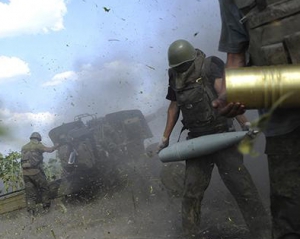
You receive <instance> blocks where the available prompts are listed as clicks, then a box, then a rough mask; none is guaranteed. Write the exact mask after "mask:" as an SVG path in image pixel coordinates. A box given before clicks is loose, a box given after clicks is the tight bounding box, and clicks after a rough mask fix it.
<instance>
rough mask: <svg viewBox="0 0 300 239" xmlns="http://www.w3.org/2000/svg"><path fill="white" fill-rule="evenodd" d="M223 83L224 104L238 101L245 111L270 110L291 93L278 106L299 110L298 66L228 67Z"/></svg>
mask: <svg viewBox="0 0 300 239" xmlns="http://www.w3.org/2000/svg"><path fill="white" fill-rule="evenodd" d="M225 80H226V94H227V102H240V103H242V104H244V105H245V107H246V108H247V109H261V108H270V107H271V106H272V105H273V104H274V103H275V102H276V101H277V100H279V99H280V98H281V97H282V96H284V95H286V94H290V96H289V97H287V98H286V99H285V100H284V101H283V102H282V103H281V104H280V105H279V107H281V108H294V107H300V65H276V66H264V67H241V68H228V69H226V70H225Z"/></svg>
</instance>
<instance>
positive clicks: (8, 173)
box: [0, 152, 24, 193]
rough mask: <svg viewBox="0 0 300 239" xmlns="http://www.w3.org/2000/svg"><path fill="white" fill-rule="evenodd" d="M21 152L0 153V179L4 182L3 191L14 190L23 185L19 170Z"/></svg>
mask: <svg viewBox="0 0 300 239" xmlns="http://www.w3.org/2000/svg"><path fill="white" fill-rule="evenodd" d="M20 159H21V154H20V153H18V152H10V153H9V154H8V155H7V156H3V155H1V154H0V179H1V180H2V181H3V184H4V192H2V193H7V192H11V191H16V190H19V189H22V188H23V187H24V182H23V176H22V172H21V160H20Z"/></svg>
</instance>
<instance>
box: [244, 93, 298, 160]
mask: <svg viewBox="0 0 300 239" xmlns="http://www.w3.org/2000/svg"><path fill="white" fill-rule="evenodd" d="M292 94H294V92H289V93H286V94H284V95H283V96H281V97H280V98H279V99H278V100H277V101H276V102H275V103H274V104H273V105H272V107H271V108H270V109H269V111H268V112H267V113H265V114H263V115H261V116H260V117H259V118H258V119H257V120H255V121H253V122H251V128H252V129H257V131H258V132H261V131H263V130H265V129H266V128H267V126H268V123H269V121H270V119H271V117H272V114H273V113H274V111H275V109H277V108H278V107H279V106H280V104H281V103H282V102H283V101H285V100H286V99H287V98H288V97H290V96H291V95H292ZM258 134H259V133H256V134H252V135H249V134H247V135H246V136H245V138H244V139H243V140H242V141H241V142H240V143H239V145H238V150H239V151H240V152H241V153H242V154H249V155H251V156H258V153H257V152H256V151H254V144H255V141H256V138H257V135H258Z"/></svg>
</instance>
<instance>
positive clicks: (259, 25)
mask: <svg viewBox="0 0 300 239" xmlns="http://www.w3.org/2000/svg"><path fill="white" fill-rule="evenodd" d="M299 22H300V1H299V0H289V1H287V0H286V1H278V2H276V3H273V4H270V5H268V6H267V8H266V9H265V10H263V11H261V12H255V13H254V12H253V13H252V14H251V13H250V14H249V15H248V16H247V21H246V26H247V28H248V30H249V35H250V43H249V53H250V55H251V61H252V62H253V64H254V65H258V66H259V65H276V64H295V63H299V59H300V51H299V48H300V46H299V43H300V24H299Z"/></svg>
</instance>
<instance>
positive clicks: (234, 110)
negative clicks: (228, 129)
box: [212, 95, 246, 118]
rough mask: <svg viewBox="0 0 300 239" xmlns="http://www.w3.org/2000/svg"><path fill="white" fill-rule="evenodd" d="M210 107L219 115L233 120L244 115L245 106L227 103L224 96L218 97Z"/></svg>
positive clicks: (237, 103)
mask: <svg viewBox="0 0 300 239" xmlns="http://www.w3.org/2000/svg"><path fill="white" fill-rule="evenodd" d="M212 106H213V107H214V108H215V109H217V110H218V112H219V114H220V115H222V116H225V117H227V118H233V117H235V116H237V115H242V114H244V113H245V111H246V109H245V106H244V105H243V104H241V103H239V102H230V103H227V101H226V95H223V96H220V97H219V98H217V99H215V100H214V101H213V102H212Z"/></svg>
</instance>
